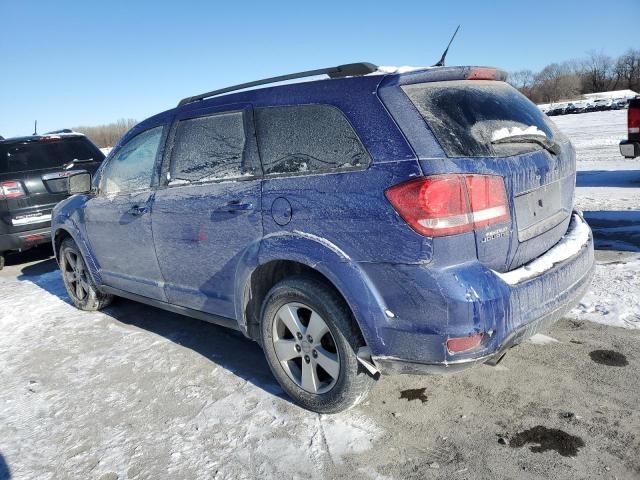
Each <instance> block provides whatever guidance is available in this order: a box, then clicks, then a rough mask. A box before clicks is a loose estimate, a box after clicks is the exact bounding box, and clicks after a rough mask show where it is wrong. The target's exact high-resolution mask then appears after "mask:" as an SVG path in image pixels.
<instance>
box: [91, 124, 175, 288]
mask: <svg viewBox="0 0 640 480" xmlns="http://www.w3.org/2000/svg"><path fill="white" fill-rule="evenodd" d="M165 135H166V132H165V127H164V126H162V125H160V126H156V127H153V128H150V129H147V130H144V131H142V132H140V133H138V134H137V135H135V136H134V137H132V138H131V139H130V140H128V141H127V142H126V143H125V144H124V145H122V146H121V147H119V148H118V151H117V152H115V154H114V155H112V156H110V158H109V160H108V163H107V164H106V165H105V166H104V168H103V169H102V171H101V176H100V186H99V191H98V194H97V195H96V196H95V197H94V198H92V199H90V200H89V201H88V202H87V203H86V205H85V210H84V214H85V224H86V229H87V236H88V238H89V243H90V244H91V248H92V251H93V253H94V256H95V258H96V260H97V263H98V269H99V270H100V274H101V276H102V279H103V282H104V283H105V284H106V285H109V286H111V287H114V288H119V289H121V290H124V291H127V292H131V293H135V294H137V295H142V296H144V297H149V298H153V299H157V300H165V296H164V290H163V283H162V282H163V279H162V274H161V273H160V268H159V266H158V261H157V259H156V253H155V249H154V247H153V233H152V231H151V208H152V206H153V205H152V204H153V195H154V190H153V187H154V184H155V183H156V182H157V164H158V158H159V157H160V156H161V153H160V151H161V148H160V147H161V145H163V142H164V139H165Z"/></svg>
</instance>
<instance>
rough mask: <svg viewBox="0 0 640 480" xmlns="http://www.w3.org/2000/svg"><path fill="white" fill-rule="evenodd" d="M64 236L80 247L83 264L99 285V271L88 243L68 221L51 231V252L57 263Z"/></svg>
mask: <svg viewBox="0 0 640 480" xmlns="http://www.w3.org/2000/svg"><path fill="white" fill-rule="evenodd" d="M66 238H70V239H71V240H73V241H74V242H75V244H76V245H77V246H78V248H79V249H80V252H81V253H82V257H83V258H84V261H85V264H86V265H87V267H88V269H89V275H91V278H92V280H93V282H94V283H95V284H96V285H101V284H102V282H101V278H100V273H99V272H98V267H97V265H96V263H95V261H94V258H93V255H92V254H91V251H90V250H89V247H88V245H87V244H86V242H85V241H84V240H83V239H82V236H81V235H80V232H79V231H78V229H77V228H76V227H75V226H74V225H73V224H72V223H69V222H67V223H65V224H63V225H60V226H57V227H55V229H54V230H53V231H52V232H51V242H52V244H53V253H54V255H55V259H56V262H58V265H59V264H60V258H59V254H60V246H61V245H62V242H63V241H64V240H65V239H66Z"/></svg>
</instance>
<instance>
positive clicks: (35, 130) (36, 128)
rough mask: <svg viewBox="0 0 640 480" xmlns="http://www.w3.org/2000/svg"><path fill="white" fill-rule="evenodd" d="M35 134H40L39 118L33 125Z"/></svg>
mask: <svg viewBox="0 0 640 480" xmlns="http://www.w3.org/2000/svg"><path fill="white" fill-rule="evenodd" d="M33 135H38V120H36V121H35V123H34V125H33Z"/></svg>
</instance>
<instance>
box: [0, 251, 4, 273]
mask: <svg viewBox="0 0 640 480" xmlns="http://www.w3.org/2000/svg"><path fill="white" fill-rule="evenodd" d="M3 268H4V255H3V254H2V253H0V270H2V269H3Z"/></svg>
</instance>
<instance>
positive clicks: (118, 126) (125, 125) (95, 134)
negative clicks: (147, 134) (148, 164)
mask: <svg viewBox="0 0 640 480" xmlns="http://www.w3.org/2000/svg"><path fill="white" fill-rule="evenodd" d="M137 123H138V122H137V121H136V120H133V119H131V118H121V119H120V120H118V121H117V122H114V123H109V124H107V125H97V126H93V127H74V128H73V130H75V131H76V132H80V133H84V134H85V135H86V136H87V137H89V138H90V139H91V140H92V141H93V142H94V143H95V144H96V145H98V146H99V147H101V148H103V147H113V146H114V145H115V144H116V143H117V141H118V139H119V138H120V137H121V136H122V135H124V134H125V133H127V132H128V131H129V130H131V128H132V127H133V126H134V125H136V124H137Z"/></svg>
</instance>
